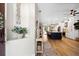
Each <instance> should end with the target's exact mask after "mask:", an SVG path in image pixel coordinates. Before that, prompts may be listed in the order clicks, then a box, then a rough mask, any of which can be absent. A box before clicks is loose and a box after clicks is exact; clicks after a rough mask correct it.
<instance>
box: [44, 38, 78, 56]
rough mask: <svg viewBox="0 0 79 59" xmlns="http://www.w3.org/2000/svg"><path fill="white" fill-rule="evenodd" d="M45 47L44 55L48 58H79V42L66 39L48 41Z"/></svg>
mask: <svg viewBox="0 0 79 59" xmlns="http://www.w3.org/2000/svg"><path fill="white" fill-rule="evenodd" d="M49 46H50V48H49ZM44 47H45V48H44V53H45V55H47V56H79V41H75V40H71V39H67V38H64V37H63V38H62V40H52V39H48V41H47V42H44ZM46 47H47V48H46ZM46 49H47V50H46Z"/></svg>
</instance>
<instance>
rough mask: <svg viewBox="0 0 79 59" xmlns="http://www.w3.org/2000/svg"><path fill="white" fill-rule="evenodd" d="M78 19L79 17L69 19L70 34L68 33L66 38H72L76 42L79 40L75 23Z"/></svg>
mask: <svg viewBox="0 0 79 59" xmlns="http://www.w3.org/2000/svg"><path fill="white" fill-rule="evenodd" d="M77 18H78V17H77V16H73V17H72V16H71V17H69V22H68V28H67V29H68V30H67V31H68V32H67V33H66V36H67V37H68V38H71V39H74V40H75V39H76V38H78V31H77V30H76V29H75V28H74V23H75V21H76V20H78V19H77Z"/></svg>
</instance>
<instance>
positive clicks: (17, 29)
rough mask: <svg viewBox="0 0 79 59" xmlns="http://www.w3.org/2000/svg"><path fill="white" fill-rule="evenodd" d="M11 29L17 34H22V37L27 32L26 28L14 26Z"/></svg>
mask: <svg viewBox="0 0 79 59" xmlns="http://www.w3.org/2000/svg"><path fill="white" fill-rule="evenodd" d="M12 31H13V32H15V33H17V34H22V38H24V37H25V34H26V33H27V28H25V27H19V26H14V29H12Z"/></svg>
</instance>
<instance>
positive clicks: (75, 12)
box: [70, 9, 79, 16]
mask: <svg viewBox="0 0 79 59" xmlns="http://www.w3.org/2000/svg"><path fill="white" fill-rule="evenodd" d="M70 11H71V12H70V15H73V16H75V15H76V14H79V12H77V10H73V9H72V10H70Z"/></svg>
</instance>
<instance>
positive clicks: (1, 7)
mask: <svg viewBox="0 0 79 59" xmlns="http://www.w3.org/2000/svg"><path fill="white" fill-rule="evenodd" d="M4 20H5V4H4V3H0V56H4V55H5V34H4V33H5V26H4V23H5V21H4Z"/></svg>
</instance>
